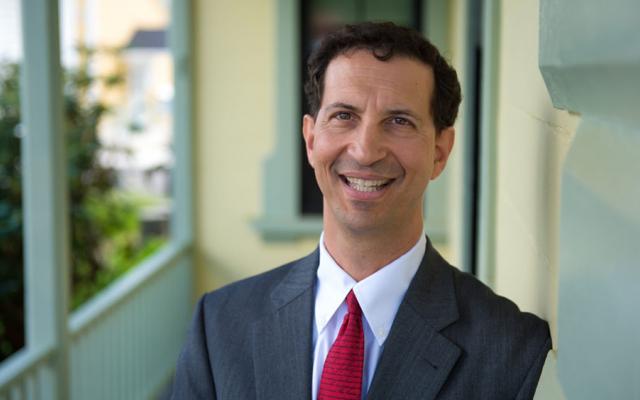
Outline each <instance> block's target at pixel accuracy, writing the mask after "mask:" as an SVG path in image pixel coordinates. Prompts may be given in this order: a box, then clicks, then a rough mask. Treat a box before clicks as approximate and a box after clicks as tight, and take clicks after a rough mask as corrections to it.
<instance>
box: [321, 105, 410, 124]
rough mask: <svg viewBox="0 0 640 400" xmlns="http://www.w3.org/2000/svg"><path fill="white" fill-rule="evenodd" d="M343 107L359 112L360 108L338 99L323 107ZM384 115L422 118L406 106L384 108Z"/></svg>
mask: <svg viewBox="0 0 640 400" xmlns="http://www.w3.org/2000/svg"><path fill="white" fill-rule="evenodd" d="M336 108H338V109H344V110H349V111H355V112H357V113H360V112H361V110H360V109H359V108H358V107H356V106H354V105H353V104H349V103H343V102H340V101H337V102H335V103H331V104H329V105H328V106H326V107H325V108H324V109H325V110H333V109H336ZM384 113H385V114H386V115H406V116H409V117H412V118H414V119H416V120H417V121H422V118H420V116H418V115H417V114H416V113H414V112H413V111H411V110H410V109H408V108H391V109H389V110H386V111H385V112H384Z"/></svg>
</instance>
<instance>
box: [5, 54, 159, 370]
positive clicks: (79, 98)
mask: <svg viewBox="0 0 640 400" xmlns="http://www.w3.org/2000/svg"><path fill="white" fill-rule="evenodd" d="M84 54H85V55H87V54H89V53H87V52H85V53H84ZM84 59H85V60H86V57H85V58H84ZM18 78H19V67H18V66H17V65H15V64H11V65H3V66H1V67H0V360H2V359H4V358H6V357H7V356H9V355H10V354H12V353H13V352H15V351H16V350H18V349H19V348H21V347H22V346H24V318H23V313H24V307H23V303H24V302H23V298H24V290H23V289H24V285H23V252H22V247H23V246H22V245H23V243H22V220H23V214H22V204H21V201H22V200H21V199H22V188H21V186H22V185H21V166H20V132H19V127H20V125H19V123H20V110H19V88H18V81H19V79H18ZM64 81H65V87H64V117H65V118H64V121H65V131H66V134H67V159H68V164H67V173H68V181H67V182H68V189H69V192H68V193H69V209H70V221H69V222H70V242H71V243H70V245H71V277H70V279H71V288H72V293H71V307H72V309H75V308H77V307H78V306H80V305H81V304H82V303H83V302H84V301H86V300H87V299H88V298H90V297H91V296H93V295H94V294H95V293H97V292H98V291H100V290H101V289H102V288H104V287H106V286H107V285H108V284H109V283H110V282H112V281H113V280H114V279H116V278H117V277H118V276H120V275H122V274H123V273H124V272H126V271H127V270H129V269H130V268H131V267H132V266H134V265H135V264H137V263H138V262H139V261H141V260H142V259H143V258H144V257H146V256H147V255H148V254H150V253H152V252H153V251H155V250H157V249H158V248H159V247H160V246H161V245H162V244H163V243H164V239H163V238H162V237H151V238H143V237H142V236H141V222H140V209H141V203H140V202H139V201H135V200H134V199H132V197H131V196H127V195H125V194H123V193H120V192H119V191H118V190H117V185H116V173H115V172H116V171H115V170H113V169H112V168H110V167H107V166H104V165H102V164H101V163H100V162H99V157H100V154H101V152H102V151H104V147H103V146H102V145H101V143H100V141H99V138H98V135H97V131H98V126H99V124H100V121H101V119H102V118H103V117H104V116H105V115H106V113H107V112H108V111H109V108H108V107H107V105H106V104H103V103H102V102H101V101H99V100H96V99H95V97H96V96H93V97H92V96H89V92H90V89H92V88H95V87H97V86H98V85H99V87H101V88H102V89H103V90H111V89H115V88H117V87H118V86H119V85H122V83H123V81H122V79H121V76H120V75H118V74H115V75H112V76H107V77H92V76H91V75H90V74H89V73H88V69H87V63H86V62H84V63H82V64H81V67H80V68H79V69H78V70H77V71H73V72H67V73H66V74H65V79H64ZM113 150H114V149H111V151H113ZM116 150H117V149H116ZM122 151H125V150H122Z"/></svg>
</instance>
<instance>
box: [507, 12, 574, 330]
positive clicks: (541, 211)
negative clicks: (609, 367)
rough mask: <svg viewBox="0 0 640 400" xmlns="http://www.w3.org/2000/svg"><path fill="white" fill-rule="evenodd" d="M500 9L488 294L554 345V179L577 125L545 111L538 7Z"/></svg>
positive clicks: (561, 114)
mask: <svg viewBox="0 0 640 400" xmlns="http://www.w3.org/2000/svg"><path fill="white" fill-rule="evenodd" d="M501 7H502V8H501V29H500V46H501V47H500V60H499V75H498V76H499V79H498V82H499V88H498V114H497V118H498V120H497V127H498V132H497V154H498V160H497V170H498V177H497V213H496V225H497V226H496V234H497V237H496V266H495V268H496V270H495V285H494V287H495V289H496V290H497V291H498V292H499V293H500V294H502V295H505V296H507V297H509V298H511V299H512V300H514V301H516V302H517V303H518V305H519V306H520V307H521V308H522V309H524V310H527V311H533V312H535V313H536V314H538V315H540V316H542V317H543V318H545V319H547V320H548V321H549V322H550V324H551V328H552V335H553V336H554V338H555V337H556V335H555V334H556V324H555V322H556V312H557V311H556V310H557V276H558V267H557V264H558V260H557V258H558V256H557V253H558V249H557V243H558V228H559V226H558V217H559V206H560V175H561V169H562V163H563V160H564V158H565V156H566V151H567V150H568V148H569V145H570V143H571V139H572V137H573V134H574V132H575V128H576V125H577V122H578V119H579V118H578V117H576V116H573V115H570V114H569V113H567V112H565V111H559V110H556V109H554V108H553V106H552V104H551V99H550V97H549V94H548V92H547V90H546V87H545V85H544V82H543V80H542V75H541V74H540V71H539V69H538V1H537V0H527V1H518V2H510V1H505V2H501Z"/></svg>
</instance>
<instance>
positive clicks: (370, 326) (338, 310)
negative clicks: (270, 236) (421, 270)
mask: <svg viewBox="0 0 640 400" xmlns="http://www.w3.org/2000/svg"><path fill="white" fill-rule="evenodd" d="M323 238H324V233H323V234H322V235H321V236H320V246H319V247H320V264H319V266H318V272H317V275H318V277H317V280H316V292H315V314H314V316H315V323H314V324H313V327H314V329H313V346H314V350H313V375H312V379H313V380H312V394H311V395H312V399H313V400H316V399H317V398H318V388H319V386H320V378H321V377H322V368H323V366H324V361H325V358H326V357H327V354H328V353H329V349H331V345H332V344H333V342H334V341H335V340H336V338H337V337H338V332H339V331H340V326H341V325H342V320H343V319H344V316H345V314H346V313H347V304H346V302H345V299H346V297H347V294H348V293H349V291H350V290H351V289H353V292H354V294H355V295H356V298H357V299H358V303H360V308H361V309H362V314H363V324H362V326H363V329H364V369H363V371H362V398H363V399H364V398H365V397H366V395H367V391H368V390H369V385H371V380H372V379H373V374H374V372H375V370H376V366H377V365H378V359H379V358H380V354H382V349H383V347H384V342H385V340H386V339H387V335H389V330H390V329H391V324H392V323H393V320H394V318H395V316H396V313H397V311H398V307H399V306H400V303H401V302H402V299H403V298H404V295H405V293H406V291H407V289H408V288H409V283H410V282H411V279H413V276H414V275H415V273H416V271H417V270H418V267H419V266H420V262H421V261H422V257H423V256H424V253H425V250H426V245H427V240H426V239H425V235H424V234H423V235H421V236H420V239H419V240H418V242H417V243H416V244H415V245H414V246H413V247H412V248H411V249H410V250H409V251H407V252H406V253H404V254H403V255H402V256H400V257H399V258H397V259H395V260H394V261H392V262H391V263H390V264H387V265H385V266H384V267H383V268H381V269H380V270H378V271H376V272H375V273H374V274H372V275H370V276H368V277H367V278H365V279H363V280H361V281H360V282H356V281H355V280H354V279H353V278H352V277H351V276H349V274H347V273H346V272H345V271H344V270H343V269H342V268H340V266H339V265H338V264H337V263H336V262H335V260H334V259H333V258H332V257H331V255H330V254H329V252H328V251H327V249H326V247H325V246H324V240H323Z"/></svg>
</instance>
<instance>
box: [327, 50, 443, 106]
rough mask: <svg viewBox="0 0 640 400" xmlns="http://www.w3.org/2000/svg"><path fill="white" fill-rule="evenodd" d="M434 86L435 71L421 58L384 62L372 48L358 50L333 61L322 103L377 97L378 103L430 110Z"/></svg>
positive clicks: (402, 58) (398, 58) (329, 67)
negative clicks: (372, 51) (375, 55)
mask: <svg viewBox="0 0 640 400" xmlns="http://www.w3.org/2000/svg"><path fill="white" fill-rule="evenodd" d="M433 87H434V77H433V70H432V68H431V67H430V66H428V65H426V64H424V63H422V62H421V61H418V60H415V59H413V58H409V57H405V56H394V57H392V58H391V59H389V60H386V61H380V60H378V59H377V58H375V57H374V56H373V55H372V54H371V52H370V51H369V50H357V51H353V52H349V53H347V54H342V55H339V56H337V57H336V58H334V59H333V60H331V62H330V63H329V66H328V67H327V71H326V73H325V78H324V93H323V96H322V97H323V98H322V105H326V104H330V103H333V102H336V101H340V102H354V101H355V102H358V101H368V100H370V99H371V98H372V96H373V98H375V100H376V101H377V102H378V103H384V104H385V105H391V106H405V107H407V106H411V107H412V108H413V107H415V108H419V109H421V110H424V111H425V112H427V113H429V108H430V107H429V104H430V99H431V95H432V92H433ZM391 103H399V104H391ZM416 111H418V110H416Z"/></svg>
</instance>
